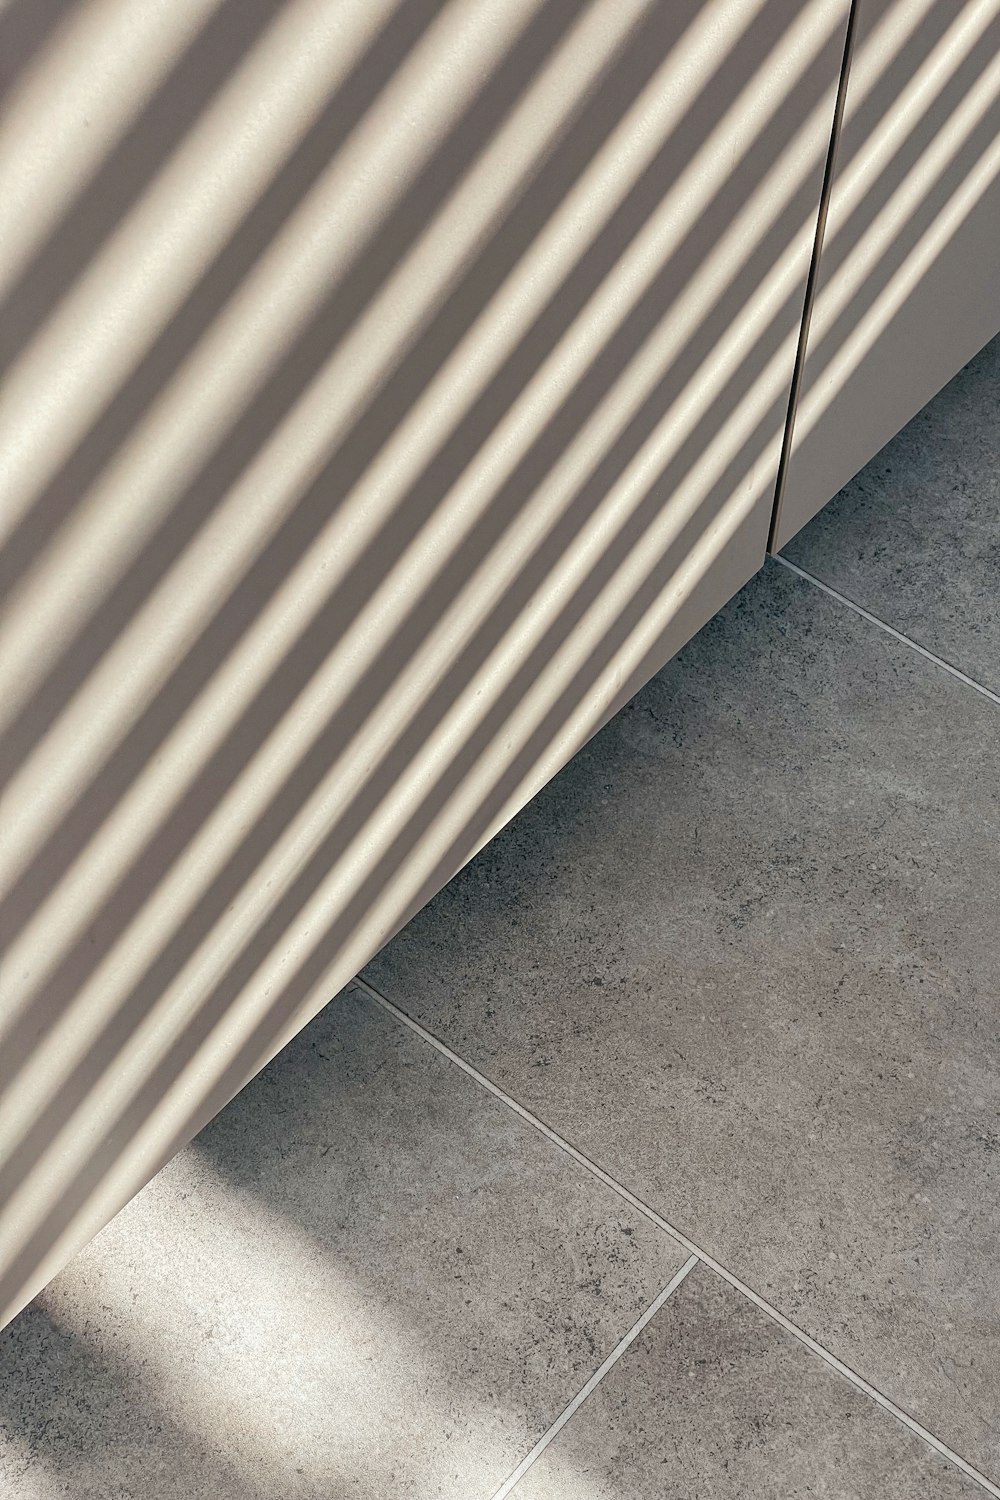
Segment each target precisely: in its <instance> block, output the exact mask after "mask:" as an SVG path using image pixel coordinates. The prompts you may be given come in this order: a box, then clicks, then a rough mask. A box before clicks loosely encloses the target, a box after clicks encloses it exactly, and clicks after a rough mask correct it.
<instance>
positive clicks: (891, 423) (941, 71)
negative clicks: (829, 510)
mask: <svg viewBox="0 0 1000 1500" xmlns="http://www.w3.org/2000/svg"><path fill="white" fill-rule="evenodd" d="M816 293H817V295H816V299H815V302H814V304H813V311H812V317H811V322H810V328H809V334H808V340H807V345H806V358H805V363H804V367H803V379H802V383H801V388H800V392H799V400H798V403H797V409H796V413H795V419H794V425H793V435H792V443H791V450H790V458H789V462H788V466H787V470H786V474H785V480H784V484H783V491H782V496H781V500H780V505H779V512H778V520H777V526H776V529H775V546H776V548H780V547H782V546H784V544H785V543H786V542H787V541H789V540H790V539H791V537H793V536H794V535H795V533H796V532H797V531H798V530H799V529H800V527H802V526H804V525H805V523H806V522H807V521H808V520H809V519H810V518H811V517H812V516H814V515H815V514H816V512H817V511H818V510H819V509H820V508H821V506H823V505H824V504H825V503H826V501H827V500H829V499H830V497H831V496H832V495H834V494H836V492H837V491H838V490H839V489H840V488H841V487H842V486H843V485H845V484H846V483H847V481H848V480H849V479H850V478H851V477H852V476H853V475H854V474H856V473H857V472H858V470H859V469H861V468H862V467H863V466H864V465H865V464H866V463H867V462H868V460H869V459H870V458H871V457H872V456H873V455H874V454H875V453H877V452H878V450H879V449H880V448H881V447H882V446H883V444H885V443H887V442H888V441H889V439H890V438H891V437H893V436H894V434H895V433H896V432H898V431H899V429H900V428H901V427H903V426H904V425H905V423H906V422H908V421H909V419H910V418H911V417H912V416H913V415H914V414H915V413H916V412H918V411H919V410H920V408H921V407H922V406H924V405H925V404H926V402H927V401H929V400H930V398H931V397H932V396H933V395H934V394H935V392H937V391H938V390H940V389H941V387H942V386H943V385H945V384H946V383H947V382H948V381H949V380H950V379H951V377H952V376H953V375H954V374H955V373H956V371H957V370H959V369H961V367H962V365H964V364H965V363H966V361H967V360H969V359H971V358H972V356H973V355H974V354H975V353H976V352H977V351H978V350H979V349H981V348H982V346H983V345H984V344H986V343H987V342H988V341H989V339H991V338H992V337H993V335H994V334H995V333H996V332H997V331H998V330H1000V0H968V3H966V4H962V5H956V4H954V3H953V0H858V11H857V24H856V39H855V45H854V55H853V58H852V61H851V66H850V72H849V76H848V86H847V94H846V108H845V116H844V126H843V130H842V132H841V135H840V138H839V142H838V149H837V158H836V169H835V173H834V177H833V182H832V189H831V194H830V206H829V216H828V220H827V225H826V233H825V237H824V244H823V252H822V256H821V258H820V261H819V267H818V276H817V281H816Z"/></svg>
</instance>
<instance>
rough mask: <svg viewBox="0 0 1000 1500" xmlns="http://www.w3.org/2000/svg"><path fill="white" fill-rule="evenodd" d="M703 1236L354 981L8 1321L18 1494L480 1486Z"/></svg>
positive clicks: (474, 1491) (3, 1370) (532, 1434)
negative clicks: (616, 1188)
mask: <svg viewBox="0 0 1000 1500" xmlns="http://www.w3.org/2000/svg"><path fill="white" fill-rule="evenodd" d="M685 1258H686V1257H685V1254H684V1252H683V1251H681V1250H680V1249H679V1248H678V1247H677V1246H676V1245H675V1244H674V1242H673V1241H672V1240H670V1239H669V1238H668V1237H667V1236H666V1235H664V1234H662V1233H661V1232H660V1231H658V1230H656V1229H654V1228H653V1227H652V1226H651V1225H650V1224H649V1223H648V1221H647V1220H645V1219H643V1218H642V1217H641V1216H638V1215H634V1214H632V1213H631V1211H630V1210H628V1208H627V1207H626V1206H625V1205H624V1204H623V1203H622V1202H621V1200H620V1199H619V1198H618V1197H616V1196H615V1195H614V1194H612V1193H611V1192H609V1191H607V1190H606V1189H604V1188H603V1187H602V1186H601V1185H600V1184H599V1183H598V1182H597V1181H596V1180H595V1179H594V1178H593V1177H592V1176H590V1175H589V1174H588V1173H587V1172H585V1171H584V1170H582V1169H581V1168H579V1167H577V1166H576V1165H575V1164H574V1163H573V1162H572V1161H570V1159H569V1158H568V1157H566V1156H564V1155H563V1154H562V1153H561V1152H560V1151H559V1150H558V1149H557V1148H556V1147H554V1146H552V1145H551V1144H550V1143H548V1142H547V1141H545V1140H544V1139H543V1138H542V1137H541V1136H539V1135H538V1134H537V1132H535V1131H534V1130H532V1129H531V1128H530V1127H529V1126H526V1125H524V1124H522V1123H521V1122H520V1121H519V1120H517V1119H516V1117H515V1116H514V1115H512V1114H511V1113H510V1111H509V1110H507V1109H506V1108H505V1106H503V1105H501V1104H497V1103H495V1102H494V1101H493V1100H491V1099H490V1098H489V1096H488V1095H487V1094H485V1093H484V1091H483V1090H482V1089H480V1088H479V1087H478V1086H477V1085H476V1084H474V1083H473V1082H471V1081H470V1080H469V1079H468V1078H466V1077H465V1076H464V1075H463V1074H462V1073H461V1072H460V1071H459V1070H458V1069H456V1068H455V1067H454V1066H452V1065H451V1064H450V1063H448V1062H446V1061H445V1060H444V1059H443V1058H441V1057H440V1055H439V1054H437V1053H435V1052H434V1051H433V1050H432V1049H431V1048H429V1047H428V1046H427V1045H426V1044H425V1043H423V1042H421V1041H420V1040H419V1039H417V1038H416V1037H414V1036H413V1034H412V1033H411V1032H409V1031H408V1030H407V1029H406V1028H404V1027H402V1026H401V1025H399V1024H398V1023H397V1022H396V1021H394V1020H392V1019H391V1018H390V1017H388V1016H387V1015H386V1014H385V1013H384V1012H383V1011H381V1010H380V1009H379V1008H378V1007H376V1006H374V1005H373V1004H372V1003H371V1002H370V1001H369V1000H367V999H366V998H364V997H363V996H361V995H359V994H358V993H357V992H354V991H352V992H349V993H347V994H345V995H343V996H341V997H339V998H338V1000H337V1001H336V1002H334V1003H333V1004H332V1005H331V1006H329V1007H328V1008H327V1010H326V1011H325V1012H323V1014H322V1015H321V1016H320V1017H318V1018H317V1020H316V1021H315V1022H314V1023H313V1024H312V1025H311V1026H309V1027H308V1028H307V1030H306V1031H305V1032H304V1033H303V1034H302V1035H301V1036H300V1037H298V1038H297V1039H296V1040H295V1041H294V1042H293V1043H292V1044H291V1046H290V1047H288V1048H287V1049H286V1050H285V1052H284V1053H282V1054H281V1055H280V1056H279V1058H278V1059H277V1060H276V1061H275V1062H274V1063H273V1064H272V1065H271V1066H270V1067H269V1068H267V1069H266V1070H265V1072H264V1073H263V1074H262V1075H261V1076H260V1077H259V1078H257V1079H256V1080H255V1081H254V1082H253V1083H252V1084H251V1085H250V1086H249V1087H248V1088H247V1089H245V1090H244V1091H243V1093H242V1094H240V1095H239V1096H238V1097H237V1098H236V1099H235V1100H234V1101H233V1102H232V1104H230V1105H229V1106H228V1108H227V1109H226V1110H224V1111H223V1113H222V1114H221V1115H220V1116H219V1117H218V1119H217V1120H216V1121H214V1122H213V1124H212V1125H211V1126H209V1127H208V1129H207V1130H205V1131H204V1132H203V1133H202V1135H201V1136H200V1137H199V1138H198V1140H197V1141H196V1142H195V1144H194V1146H193V1147H191V1148H189V1149H188V1150H187V1151H185V1152H183V1153H182V1154H181V1155H180V1156H179V1157H177V1158H175V1159H174V1161H172V1162H171V1163H170V1165H169V1166H168V1167H167V1168H166V1169H165V1170H164V1171H163V1172H161V1173H160V1175H159V1176H158V1177H157V1178H156V1179H154V1181H153V1182H152V1183H151V1184H150V1185H149V1186H148V1187H147V1188H146V1189H145V1190H144V1191H143V1192H142V1193H141V1194H140V1195H139V1196H138V1198H136V1199H135V1200H133V1202H132V1203H131V1204H130V1205H129V1206H128V1208H127V1209H125V1211H124V1212H123V1213H122V1214H120V1215H119V1216H118V1218H117V1219H115V1220H114V1221H113V1223H112V1224H111V1225H109V1227H108V1228H107V1229H106V1230H105V1231H104V1233H103V1234H101V1235H100V1236H98V1238H97V1239H96V1240H95V1241H94V1242H93V1243H92V1244H91V1245H90V1246H88V1248H87V1249H86V1250H85V1251H84V1252H83V1253H82V1254H81V1255H80V1256H79V1257H78V1258H77V1259H76V1260H75V1261H74V1262H73V1263H72V1265H70V1266H69V1267H68V1268H67V1270H66V1271H64V1272H63V1273H62V1274H61V1275H60V1276H59V1277H58V1278H57V1279H56V1281H55V1282H53V1283H52V1285H51V1286H50V1287H49V1288H47V1289H46V1291H45V1292H44V1293H43V1294H42V1296H41V1297H40V1298H39V1299H38V1300H37V1301H36V1303H34V1304H33V1305H32V1307H30V1308H29V1309H27V1310H26V1312H25V1313H23V1314H22V1315H21V1317H20V1318H18V1319H16V1320H15V1322H14V1323H13V1324H12V1325H11V1327H10V1328H9V1329H8V1330H6V1331H5V1332H4V1334H3V1335H0V1494H2V1495H3V1496H4V1500H8V1497H9V1500H49V1497H51V1496H57V1495H58V1496H66V1497H72V1500H98V1497H99V1500H133V1497H135V1500H140V1497H141V1500H167V1497H169V1500H175V1497H176V1500H197V1497H202V1496H205V1497H211V1500H230V1497H232V1500H236V1497H239V1500H275V1497H277V1496H280V1497H281V1500H299V1497H306V1496H308V1497H310V1500H330V1497H331V1496H333V1495H336V1496H337V1500H341V1497H344V1500H346V1497H365V1500H367V1497H379V1500H383V1497H385V1496H388V1495H392V1496H393V1497H404V1496H413V1497H420V1500H426V1497H430V1496H442V1497H447V1496H454V1497H456V1500H459V1497H460V1500H474V1497H476V1496H484V1497H485V1496H488V1495H490V1494H491V1493H492V1492H493V1489H494V1488H495V1487H496V1485H497V1484H499V1483H500V1481H501V1480H502V1479H503V1478H504V1477H505V1475H506V1474H508V1473H509V1472H510V1470H511V1469H512V1468H514V1466H515V1465H516V1464H517V1463H518V1462H519V1460H520V1459H521V1457H522V1456H523V1454H524V1453H525V1452H527V1451H528V1450H530V1448H531V1447H532V1445H533V1443H534V1442H535V1441H536V1440H537V1438H538V1437H539V1436H540V1435H541V1433H542V1432H543V1431H544V1430H545V1429H546V1428H547V1427H548V1426H549V1424H550V1423H551V1422H552V1420H553V1419H554V1418H555V1416H556V1415H557V1414H558V1412H559V1411H560V1410H561V1409H562V1407H563V1406H564V1405H565V1403H566V1402H567V1400H569V1398H570V1397H571V1396H572V1395H573V1394H574V1392H575V1391H576V1390H578V1389H579V1387H580V1386H581V1385H582V1384H583V1383H584V1381H585V1380H586V1379H588V1378H589V1376H590V1374H591V1373H592V1372H593V1370H594V1369H595V1368H596V1366H597V1365H598V1364H599V1363H600V1362H601V1360H602V1359H603V1358H604V1357H605V1355H606V1354H607V1353H608V1351H609V1350H610V1349H611V1348H613V1347H614V1345H615V1344H616V1343H617V1341H618V1339H619V1338H621V1336H622V1334H623V1333H624V1332H625V1331H626V1330H627V1329H628V1328H629V1327H631V1325H632V1324H633V1323H634V1322H635V1320H636V1318H637V1317H638V1316H639V1314H640V1313H641V1312H642V1311H643V1310H644V1308H645V1307H647V1306H648V1305H649V1303H650V1302H651V1301H652V1300H653V1298H654V1296H655V1295H656V1293H657V1291H658V1290H659V1289H660V1287H662V1286H663V1285H664V1284H665V1283H666V1282H667V1281H669V1279H670V1277H671V1275H672V1274H673V1273H674V1271H675V1270H676V1269H677V1267H678V1266H679V1265H681V1264H682V1263H683V1261H684V1259H685Z"/></svg>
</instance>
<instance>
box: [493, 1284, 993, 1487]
mask: <svg viewBox="0 0 1000 1500" xmlns="http://www.w3.org/2000/svg"><path fill="white" fill-rule="evenodd" d="M983 1494H984V1491H983V1490H982V1489H981V1488H980V1486H979V1485H977V1484H976V1483H974V1482H973V1481H972V1480H970V1479H968V1478H966V1476H965V1475H963V1474H962V1473H961V1472H960V1471H959V1470H958V1469H956V1468H955V1467H954V1466H953V1465H952V1464H950V1463H948V1462H947V1461H946V1460H945V1459H943V1458H940V1457H938V1455H937V1454H936V1453H934V1452H933V1451H932V1450H931V1449H930V1448H929V1447H928V1445H927V1444H926V1443H924V1442H922V1441H921V1440H920V1439H919V1438H917V1437H915V1436H913V1435H912V1434H911V1433H909V1432H908V1431H907V1430H906V1428H904V1427H903V1426H902V1425H901V1423H899V1422H897V1421H896V1420H895V1418H893V1417H891V1416H889V1415H888V1414H887V1413H886V1412H884V1411H882V1410H881V1409H880V1408H879V1407H878V1406H876V1405H875V1403H874V1402H873V1401H870V1400H869V1399H868V1397H866V1396H864V1395H862V1394H861V1392H860V1391H858V1390H857V1389H856V1388H855V1387H854V1386H852V1385H851V1384H850V1383H849V1382H848V1381H847V1380H845V1379H843V1377H842V1376H840V1375H838V1374H836V1373H835V1372H834V1371H833V1370H831V1369H830V1368H829V1366H828V1365H825V1364H824V1363H823V1361H822V1360H821V1359H820V1358H819V1357H818V1356H817V1355H815V1354H812V1353H810V1352H809V1350H808V1349H805V1348H804V1347H803V1346H802V1345H801V1344H800V1343H798V1342H797V1341H796V1340H795V1339H793V1338H792V1337H791V1336H790V1335H789V1334H787V1333H785V1332H784V1331H783V1330H782V1329H781V1328H779V1327H778V1326H777V1324H776V1323H774V1322H772V1320H771V1319H770V1318H768V1317H766V1316H765V1314H763V1313H761V1312H758V1310H757V1309H756V1308H755V1307H753V1306H752V1304H751V1303H749V1302H747V1301H746V1300H745V1298H742V1297H740V1296H739V1295H738V1293H736V1292H734V1291H732V1289H731V1288H730V1287H728V1286H727V1285H726V1283H725V1282H724V1281H722V1280H720V1279H719V1278H718V1277H717V1276H714V1275H713V1274H712V1272H710V1271H707V1270H706V1269H704V1267H700V1266H699V1267H698V1268H696V1269H695V1270H694V1271H693V1272H692V1273H691V1275H689V1276H688V1278H687V1280H686V1281H684V1282H683V1284H682V1285H681V1286H680V1288H679V1289H678V1290H677V1291H676V1292H674V1294H673V1296H672V1297H671V1298H670V1300H669V1301H668V1302H667V1303H666V1304H665V1305H664V1306H663V1307H662V1308H661V1309H660V1311H659V1312H658V1313H657V1315H656V1317H655V1318H654V1319H653V1320H652V1322H651V1323H649V1324H648V1325H647V1327H646V1329H645V1330H644V1331H643V1333H642V1334H640V1336H639V1338H638V1339H637V1340H636V1341H635V1343H634V1344H633V1345H632V1346H631V1347H630V1348H629V1349H628V1350H627V1352H626V1353H625V1355H624V1356H623V1357H622V1358H621V1359H620V1360H619V1362H618V1363H617V1364H616V1365H615V1366H614V1367H613V1368H612V1370H611V1371H610V1372H609V1374H608V1375H606V1376H605V1378H604V1380H603V1381H602V1383H601V1384H600V1385H599V1386H598V1387H597V1390H596V1391H595V1392H594V1393H593V1394H592V1395H591V1396H590V1397H589V1398H588V1400H587V1401H586V1402H585V1403H584V1404H583V1406H581V1407H580V1408H579V1410H578V1411H577V1412H576V1413H575V1414H574V1416H573V1417H572V1419H571V1420H570V1422H569V1423H568V1424H567V1426H566V1427H564V1428H563V1430H562V1432H561V1433H559V1435H558V1436H557V1437H556V1438H555V1439H554V1441H553V1442H552V1443H551V1444H550V1445H549V1447H548V1448H546V1449H545V1451H544V1452H543V1453H542V1455H541V1457H540V1458H539V1459H538V1460H537V1461H536V1462H535V1463H534V1464H533V1466H532V1467H531V1468H530V1469H529V1470H528V1473H527V1474H526V1475H525V1477H524V1478H523V1479H522V1480H521V1482H520V1484H519V1485H517V1486H516V1488H515V1489H514V1492H513V1500H800V1497H801V1500H805V1497H807V1496H810V1497H815V1496H820V1495H822V1496H825V1497H827V1500H873V1497H874V1496H878V1500H916V1497H918V1496H919V1497H920V1500H976V1497H977V1496H978V1497H980V1500H981V1497H982V1496H983Z"/></svg>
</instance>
